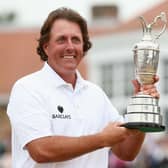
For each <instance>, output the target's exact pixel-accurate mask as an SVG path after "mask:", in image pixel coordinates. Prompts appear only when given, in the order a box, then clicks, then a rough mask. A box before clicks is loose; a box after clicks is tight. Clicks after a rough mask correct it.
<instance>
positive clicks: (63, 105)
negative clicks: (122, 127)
mask: <svg viewBox="0 0 168 168" xmlns="http://www.w3.org/2000/svg"><path fill="white" fill-rule="evenodd" d="M7 114H8V116H9V118H10V121H11V125H12V163H13V168H79V167H80V168H106V167H107V165H108V150H109V149H108V148H104V149H100V150H96V151H94V152H91V153H88V154H85V155H82V156H80V157H77V158H75V159H72V160H69V161H63V162H55V163H43V164H38V163H36V162H35V161H34V160H33V159H32V158H31V156H30V155H29V153H28V151H27V150H26V148H25V145H26V144H27V143H29V142H30V141H32V140H34V139H37V138H40V137H45V136H51V135H64V136H72V137H78V136H81V135H89V134H94V133H97V132H99V131H101V130H102V129H103V128H104V127H105V126H106V125H107V123H108V122H110V121H122V117H121V116H120V115H119V114H118V112H117V111H116V109H115V108H114V107H113V106H112V104H111V102H110V101H109V99H108V98H107V96H106V95H105V93H104V92H103V91H102V90H101V89H100V88H99V87H98V86H96V85H95V84H92V83H91V82H88V81H86V80H84V79H83V78H82V77H81V76H80V74H79V72H77V82H76V86H75V89H73V88H72V86H71V85H70V84H68V83H66V82H65V81H64V80H63V79H62V78H61V77H60V76H59V75H58V74H57V73H56V72H55V71H54V70H53V69H52V68H51V67H50V66H49V65H48V64H47V63H45V65H44V67H43V68H42V69H41V70H40V71H37V72H35V73H33V74H30V75H28V76H25V77H23V78H21V79H20V80H18V81H17V82H16V83H15V85H14V87H13V89H12V92H11V96H10V101H9V104H8V109H7ZM48 145H52V144H48Z"/></svg>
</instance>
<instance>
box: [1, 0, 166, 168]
mask: <svg viewBox="0 0 168 168" xmlns="http://www.w3.org/2000/svg"><path fill="white" fill-rule="evenodd" d="M61 6H65V7H70V8H73V9H75V10H77V11H78V12H79V13H80V14H81V15H82V16H83V17H84V18H85V19H86V20H87V21H88V27H89V34H90V37H91V41H92V43H93V48H92V49H91V50H90V51H89V53H88V55H87V56H86V57H85V59H84V60H83V61H82V63H81V64H80V66H79V70H80V71H81V73H82V75H83V76H84V78H86V79H88V80H90V81H93V82H94V83H97V84H98V85H100V86H101V87H102V88H103V89H104V91H105V92H106V93H107V95H108V96H109V98H110V100H111V101H112V103H113V104H114V106H115V107H116V108H117V109H118V110H119V112H120V113H121V114H123V113H124V112H125V110H126V107H127V104H128V101H129V98H130V97H131V95H132V94H133V87H132V84H131V79H133V78H134V67H133V52H132V49H133V45H134V44H135V43H137V42H139V41H140V40H141V38H142V28H141V25H140V22H139V20H138V17H139V16H143V17H144V18H145V20H146V21H147V22H149V23H150V22H151V21H152V20H153V18H154V17H155V16H157V15H159V14H160V12H162V11H163V12H166V15H167V16H168V0H141V1H139V0H127V1H125V0H85V1H77V0H71V1H69V0H57V1H53V0H47V1H45V0H43V1H40V0H36V1H34V0H29V1H23V0H5V1H2V0H1V1H0V168H10V167H11V128H10V123H9V120H8V118H7V116H6V108H7V104H8V100H9V96H10V91H11V88H12V86H13V84H14V82H15V81H16V80H17V79H19V78H20V77H22V76H24V75H26V74H29V73H32V72H34V71H36V70H38V69H39V68H40V67H42V65H43V62H42V61H40V57H39V56H38V55H37V54H36V47H37V39H38V37H39V30H40V27H41V25H42V24H43V22H44V20H45V19H46V17H47V15H48V13H49V12H50V11H52V10H54V9H56V8H58V7H61ZM161 26H162V25H157V26H155V29H154V30H153V31H154V34H156V33H158V32H159V31H160V30H161ZM159 43H160V50H161V51H160V60H159V68H158V75H159V76H160V81H159V83H158V84H157V87H158V89H159V91H160V95H161V98H160V106H161V112H162V115H163V118H164V124H165V125H166V126H167V127H168V103H167V99H168V57H167V55H168V31H167V30H166V32H165V33H164V35H163V36H161V38H160V39H159ZM109 168H168V137H167V129H166V131H165V132H162V133H150V134H148V135H147V137H146V140H145V142H144V144H143V147H142V149H141V152H140V153H139V155H138V157H137V158H136V159H135V160H134V161H133V162H124V161H121V160H119V159H118V158H116V157H115V156H114V155H113V154H112V153H109Z"/></svg>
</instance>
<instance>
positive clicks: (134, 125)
mask: <svg viewBox="0 0 168 168" xmlns="http://www.w3.org/2000/svg"><path fill="white" fill-rule="evenodd" d="M122 126H123V127H126V128H129V129H139V130H140V131H142V132H161V131H164V130H165V126H164V125H159V124H156V123H145V122H144V123H142V122H129V123H125V124H122Z"/></svg>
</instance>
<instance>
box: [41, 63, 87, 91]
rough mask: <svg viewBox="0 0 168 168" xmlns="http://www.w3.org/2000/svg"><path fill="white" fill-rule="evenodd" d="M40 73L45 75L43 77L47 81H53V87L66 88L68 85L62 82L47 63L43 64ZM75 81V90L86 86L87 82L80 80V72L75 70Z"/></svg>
mask: <svg viewBox="0 0 168 168" xmlns="http://www.w3.org/2000/svg"><path fill="white" fill-rule="evenodd" d="M42 72H43V73H44V74H45V77H47V78H49V81H53V83H54V86H56V87H61V86H68V85H70V84H69V83H67V82H66V81H64V80H63V79H62V78H61V77H60V76H59V75H58V73H57V72H55V71H54V70H53V69H52V68H51V66H50V65H48V63H47V62H45V64H44V66H43V68H42ZM76 75H77V80H76V85H75V90H79V89H81V88H84V87H86V86H87V82H86V81H85V80H84V79H83V78H82V76H81V74H80V72H79V71H78V70H76Z"/></svg>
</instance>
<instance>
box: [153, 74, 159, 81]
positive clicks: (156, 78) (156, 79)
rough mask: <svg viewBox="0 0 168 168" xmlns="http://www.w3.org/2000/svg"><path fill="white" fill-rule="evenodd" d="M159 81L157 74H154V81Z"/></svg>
mask: <svg viewBox="0 0 168 168" xmlns="http://www.w3.org/2000/svg"><path fill="white" fill-rule="evenodd" d="M158 81H159V76H158V75H155V76H154V83H156V82H158Z"/></svg>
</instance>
